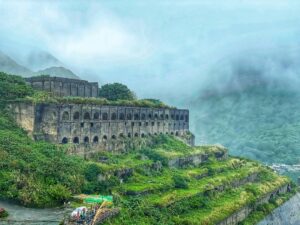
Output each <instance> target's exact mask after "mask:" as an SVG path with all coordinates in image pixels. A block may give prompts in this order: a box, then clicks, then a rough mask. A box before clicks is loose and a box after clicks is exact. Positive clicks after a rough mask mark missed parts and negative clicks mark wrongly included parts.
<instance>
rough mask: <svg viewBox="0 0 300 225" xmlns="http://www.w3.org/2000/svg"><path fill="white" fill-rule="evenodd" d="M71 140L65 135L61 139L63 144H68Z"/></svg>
mask: <svg viewBox="0 0 300 225" xmlns="http://www.w3.org/2000/svg"><path fill="white" fill-rule="evenodd" d="M68 142H69V140H68V138H66V137H64V138H63V139H62V140H61V143H62V144H67V143H68Z"/></svg>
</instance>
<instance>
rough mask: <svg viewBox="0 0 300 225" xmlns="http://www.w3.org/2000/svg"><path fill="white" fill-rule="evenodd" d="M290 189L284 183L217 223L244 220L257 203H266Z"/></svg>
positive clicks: (222, 223)
mask: <svg viewBox="0 0 300 225" xmlns="http://www.w3.org/2000/svg"><path fill="white" fill-rule="evenodd" d="M289 189H290V185H289V184H286V185H284V186H282V187H280V188H278V189H277V190H275V191H273V192H271V193H268V194H266V195H265V196H264V197H263V198H261V199H260V200H259V201H257V202H256V203H255V205H254V206H245V207H244V208H242V209H241V210H239V211H237V212H236V213H234V214H232V215H231V216H230V217H228V218H226V219H225V220H223V221H222V222H220V223H218V224H217V225H237V224H239V223H240V222H242V221H243V220H245V219H246V218H247V217H248V216H249V214H250V213H251V212H252V211H254V210H255V208H257V207H258V206H259V205H261V204H264V203H268V202H269V201H270V200H271V199H273V198H275V197H276V196H278V195H279V194H283V193H286V192H288V191H289Z"/></svg>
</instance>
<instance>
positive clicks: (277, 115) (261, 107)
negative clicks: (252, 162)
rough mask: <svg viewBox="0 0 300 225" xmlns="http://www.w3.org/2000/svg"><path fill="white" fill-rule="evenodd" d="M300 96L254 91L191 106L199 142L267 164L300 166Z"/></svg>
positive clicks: (203, 100)
mask: <svg viewBox="0 0 300 225" xmlns="http://www.w3.org/2000/svg"><path fill="white" fill-rule="evenodd" d="M298 99H299V94H298V93H297V92H293V91H288V90H287V89H270V90H267V89H266V88H262V87H259V86H258V87H252V88H249V89H246V90H245V91H243V92H233V93H229V94H226V95H215V96H210V97H206V98H201V99H199V100H198V101H197V102H195V104H192V105H193V106H192V108H191V110H193V111H194V113H193V115H194V118H193V126H194V130H195V131H196V137H197V138H198V139H197V141H198V142H200V143H201V142H202V143H221V144H223V145H224V146H226V147H228V148H229V149H230V153H231V154H234V155H240V156H244V157H249V158H252V159H257V160H260V161H261V162H264V163H269V164H270V163H285V164H298V163H299V162H300V152H299V149H300V121H299V116H300V104H299V101H298Z"/></svg>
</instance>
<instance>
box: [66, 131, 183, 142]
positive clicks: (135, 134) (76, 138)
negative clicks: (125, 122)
mask: <svg viewBox="0 0 300 225" xmlns="http://www.w3.org/2000/svg"><path fill="white" fill-rule="evenodd" d="M159 134H163V133H162V132H160V133H159ZM165 134H167V135H168V134H169V133H168V132H166V133H165ZM170 134H171V135H174V132H171V133H170ZM153 135H155V136H156V135H158V133H154V134H153ZM175 135H176V136H179V132H178V131H176V132H175ZM147 136H152V134H148V135H147V134H144V133H142V134H141V135H139V133H134V135H133V136H132V135H131V133H127V137H128V138H131V137H142V138H145V137H147ZM119 137H120V138H125V135H124V134H123V133H120V134H119ZM107 139H108V137H107V135H103V136H102V141H103V142H105V141H106V140H107ZM111 139H112V140H116V139H117V136H116V135H112V136H111ZM69 142H70V140H69V138H67V137H63V139H62V140H61V143H62V144H68V143H69ZM72 143H73V144H80V143H84V144H88V143H90V138H89V137H88V136H85V137H84V138H83V140H82V142H80V139H79V137H74V138H73V139H72ZM91 143H94V144H97V143H99V136H94V137H93V139H92V140H91Z"/></svg>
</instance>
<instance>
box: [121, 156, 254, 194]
mask: <svg viewBox="0 0 300 225" xmlns="http://www.w3.org/2000/svg"><path fill="white" fill-rule="evenodd" d="M247 164H249V165H247ZM252 164H253V163H249V162H247V161H245V160H240V159H233V158H230V159H227V160H225V161H217V160H211V161H210V162H209V163H206V165H204V166H200V167H195V168H193V167H191V168H186V169H175V168H174V169H167V168H165V169H164V170H163V171H162V172H161V173H157V174H151V175H142V174H139V173H135V174H134V176H132V177H131V178H129V180H128V181H127V182H126V183H124V184H122V185H121V186H120V188H119V191H120V192H121V193H131V194H143V193H144V194H145V193H150V192H151V193H152V192H158V191H160V193H162V190H168V189H170V188H172V187H173V186H174V185H173V183H174V181H173V179H172V177H174V176H176V175H177V176H181V177H184V178H185V179H186V180H188V181H189V184H190V187H192V186H199V185H201V183H205V182H208V181H209V176H212V175H213V174H216V173H219V172H224V171H227V173H225V174H226V175H225V176H227V175H228V173H230V172H233V170H234V169H237V168H240V167H244V168H243V170H244V171H246V172H252V171H251V170H254V169H259V168H257V167H252ZM249 167H251V170H249ZM238 171H239V172H240V174H236V171H234V172H235V173H233V174H234V176H236V175H237V176H238V177H241V176H246V174H248V173H244V174H242V173H241V170H238ZM221 175H222V174H220V179H221ZM200 179H201V180H200Z"/></svg>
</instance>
